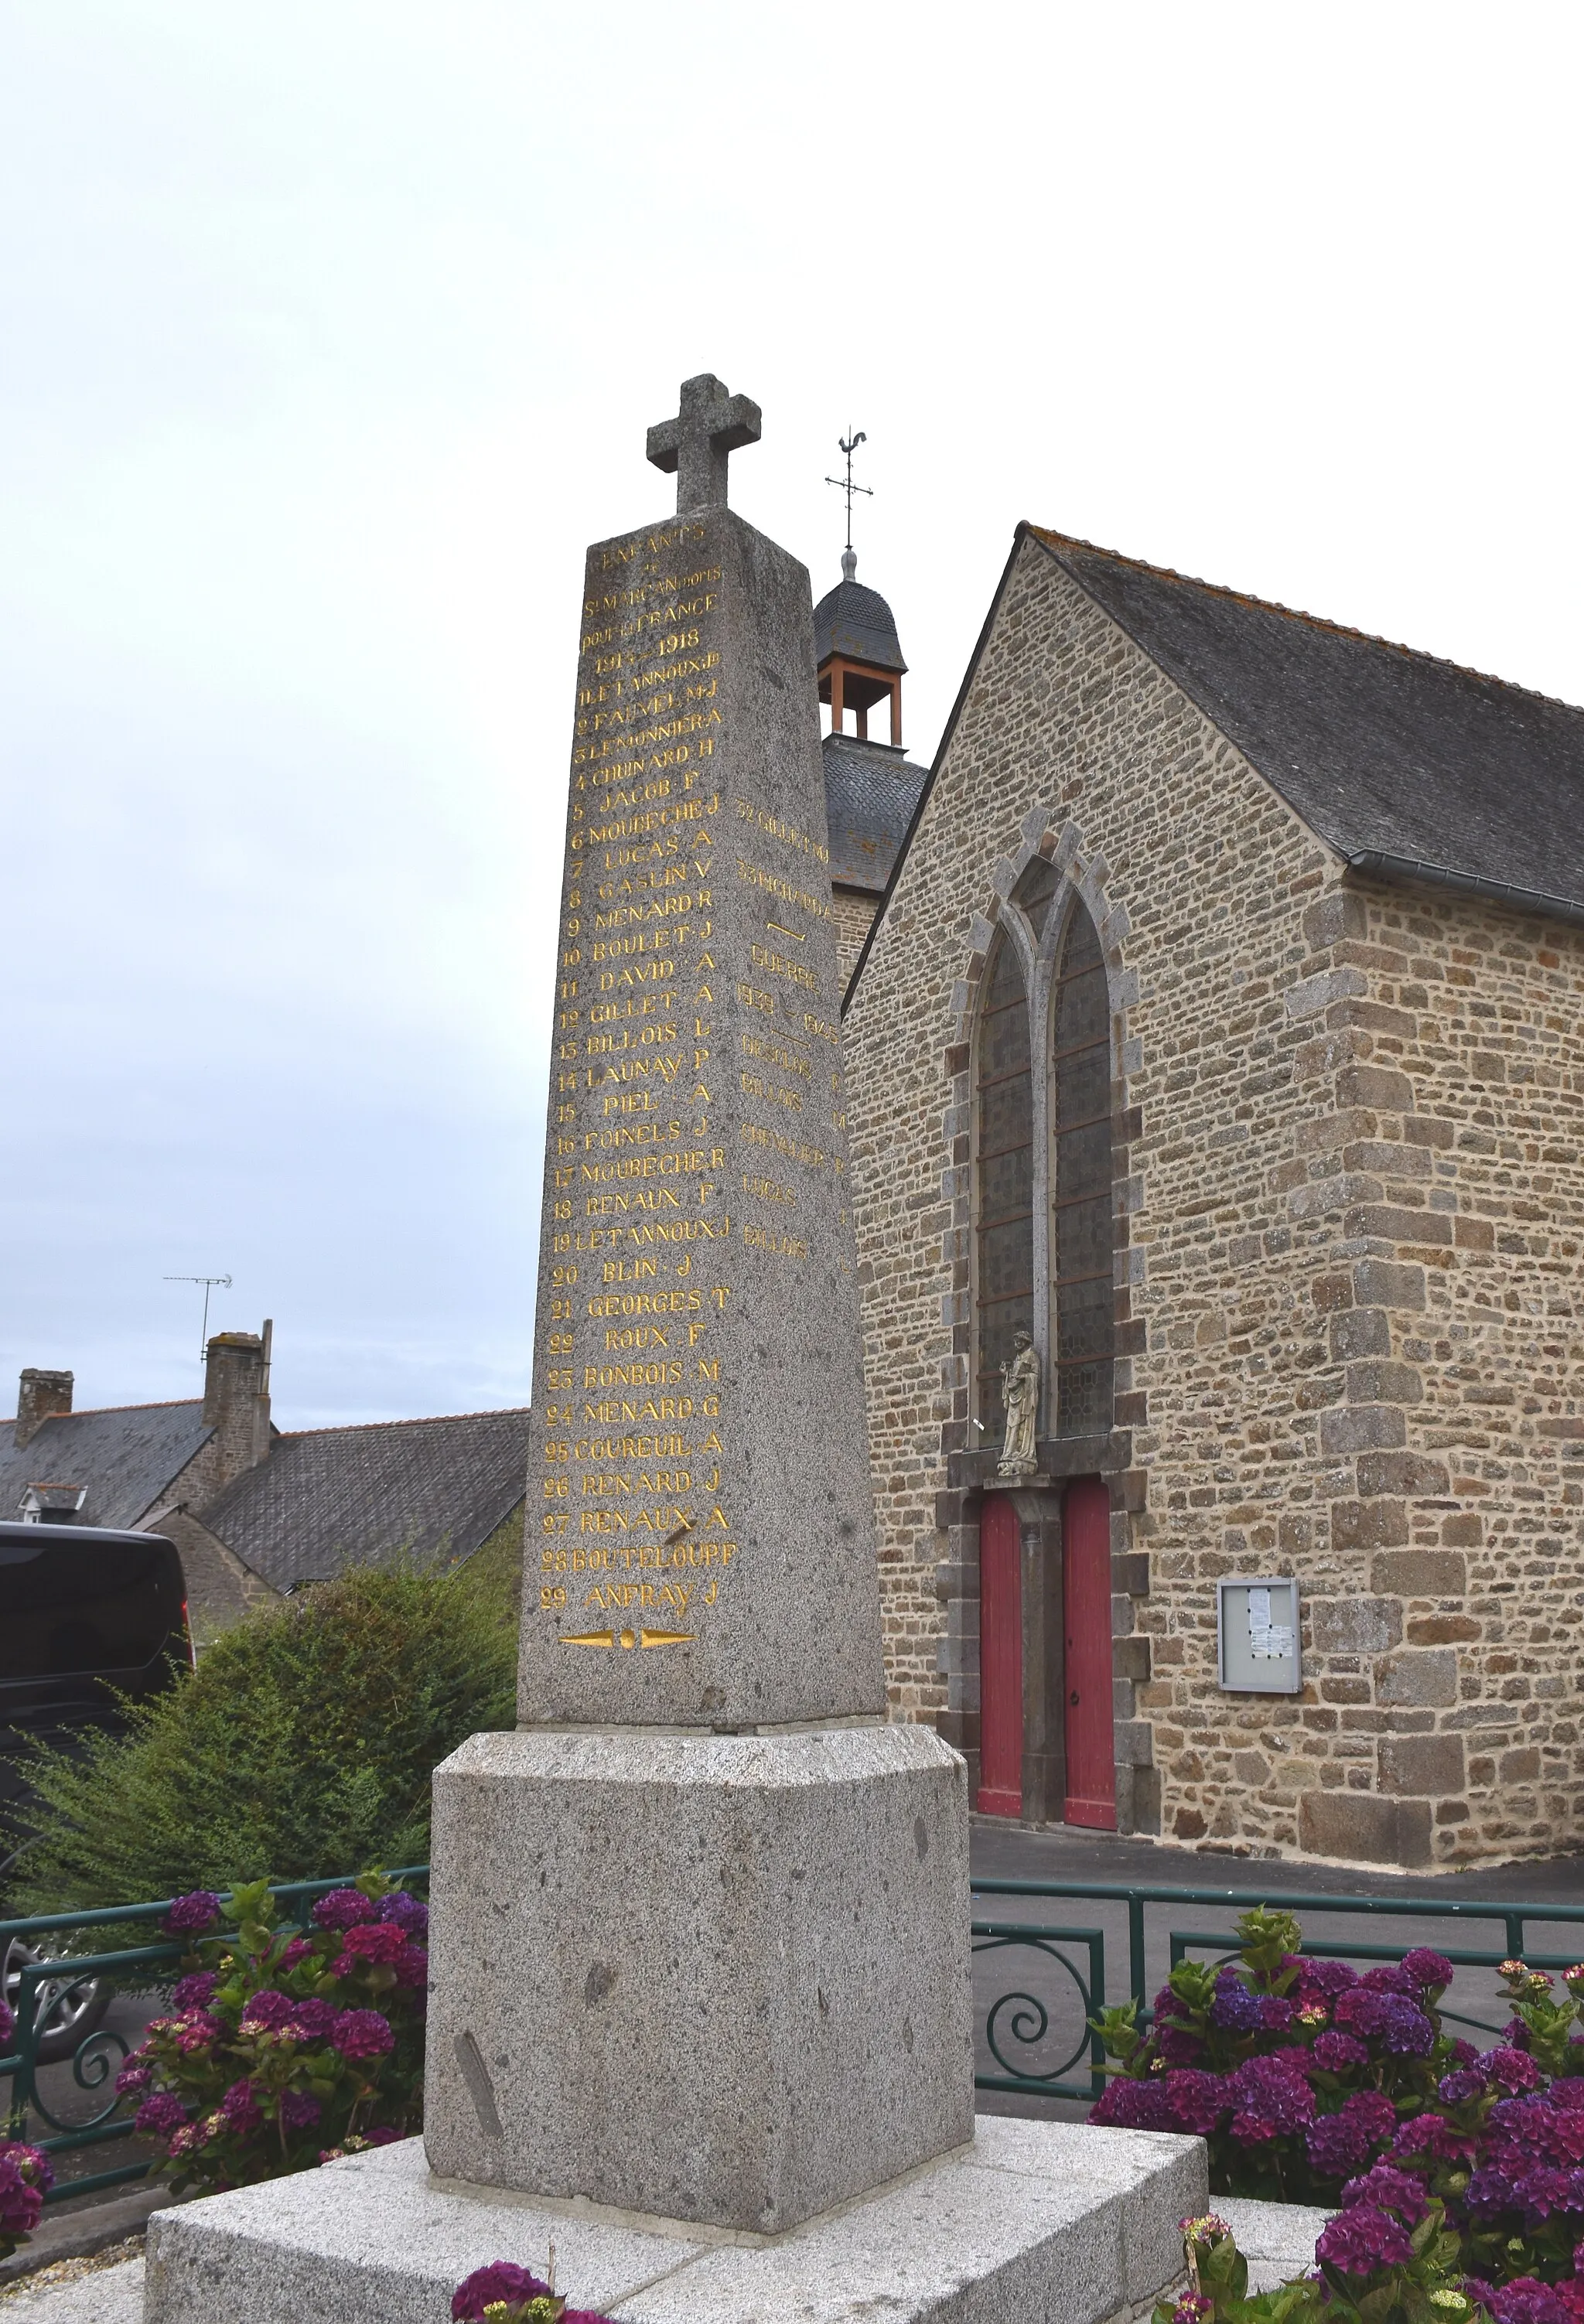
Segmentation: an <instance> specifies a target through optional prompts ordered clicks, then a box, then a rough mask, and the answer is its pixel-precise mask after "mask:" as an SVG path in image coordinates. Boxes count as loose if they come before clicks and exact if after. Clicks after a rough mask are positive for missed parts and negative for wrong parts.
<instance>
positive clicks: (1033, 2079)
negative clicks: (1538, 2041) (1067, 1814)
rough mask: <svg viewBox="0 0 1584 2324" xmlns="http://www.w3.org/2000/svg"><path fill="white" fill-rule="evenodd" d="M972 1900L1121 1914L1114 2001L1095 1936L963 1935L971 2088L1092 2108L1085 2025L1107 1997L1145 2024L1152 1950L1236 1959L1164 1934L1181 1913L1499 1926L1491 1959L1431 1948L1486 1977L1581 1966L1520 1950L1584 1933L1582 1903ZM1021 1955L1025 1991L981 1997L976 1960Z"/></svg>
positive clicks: (1003, 1926)
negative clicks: (1061, 2021) (1060, 2024)
mask: <svg viewBox="0 0 1584 2324" xmlns="http://www.w3.org/2000/svg"><path fill="white" fill-rule="evenodd" d="M972 1889H973V1896H974V1900H975V1905H976V1909H977V1906H978V1904H979V1900H981V1898H988V1897H992V1896H993V1897H1024V1898H1034V1899H1037V1900H1039V1902H1040V1903H1041V1904H1048V1903H1052V1902H1056V1903H1063V1904H1065V1903H1070V1902H1073V1901H1074V1900H1081V1901H1082V1902H1084V1903H1088V1904H1096V1903H1103V1904H1111V1905H1118V1904H1121V1905H1125V1906H1126V1908H1127V1941H1128V1984H1127V1987H1126V1989H1125V1991H1124V1992H1123V1993H1120V1994H1117V1995H1113V1996H1109V1997H1110V1998H1111V1999H1113V2000H1123V1999H1126V1998H1127V1997H1128V1994H1131V1995H1133V1996H1135V1997H1137V2001H1138V2004H1139V2007H1140V2010H1141V2012H1142V2015H1144V2017H1145V2018H1146V2019H1147V2018H1148V2017H1149V2015H1151V2012H1150V2007H1149V1982H1150V1980H1149V1976H1148V1969H1147V1961H1148V1957H1149V1951H1150V1947H1151V1944H1152V1941H1153V1943H1154V1945H1155V1947H1156V1952H1157V1955H1158V1952H1159V1948H1160V1945H1161V1942H1162V1940H1163V1938H1164V1940H1165V1947H1166V1961H1167V1964H1168V1966H1170V1967H1173V1968H1174V1967H1175V1966H1176V1964H1177V1962H1178V1961H1180V1960H1183V1959H1185V1958H1186V1956H1187V1955H1189V1954H1190V1953H1194V1954H1207V1955H1208V1956H1209V1957H1210V1958H1211V1959H1212V1960H1228V1959H1230V1958H1232V1957H1233V1956H1234V1954H1235V1952H1236V1950H1237V1948H1236V1944H1235V1942H1234V1941H1232V1940H1231V1939H1230V1938H1229V1933H1228V1932H1227V1931H1225V1930H1203V1929H1195V1928H1193V1926H1192V1925H1189V1926H1186V1927H1181V1926H1174V1925H1172V1923H1173V1921H1174V1918H1175V1917H1176V1916H1178V1915H1180V1914H1187V1913H1188V1912H1189V1911H1190V1910H1191V1908H1193V1907H1194V1906H1203V1905H1215V1906H1218V1907H1219V1908H1220V1909H1221V1910H1223V1911H1226V1912H1229V1913H1246V1912H1248V1911H1249V1910H1250V1909H1251V1908H1252V1907H1253V1906H1255V1905H1257V1904H1263V1905H1266V1906H1268V1907H1270V1908H1271V1909H1273V1910H1275V1911H1281V1912H1288V1913H1295V1914H1298V1915H1299V1916H1300V1918H1302V1917H1303V1915H1304V1914H1340V1915H1341V1916H1342V1917H1344V1918H1350V1917H1354V1918H1360V1919H1364V1920H1366V1921H1368V1920H1375V1921H1379V1920H1381V1919H1383V1918H1390V1919H1393V1920H1398V1921H1412V1922H1444V1921H1473V1922H1480V1921H1485V1922H1493V1923H1497V1924H1498V1925H1499V1926H1500V1927H1501V1930H1502V1932H1503V1934H1502V1942H1501V1946H1500V1949H1499V1950H1497V1948H1495V1947H1488V1948H1482V1947H1467V1946H1465V1947H1461V1948H1457V1949H1453V1948H1450V1947H1448V1946H1446V1945H1438V1946H1437V1948H1436V1949H1437V1950H1438V1951H1440V1952H1442V1953H1444V1954H1445V1956H1446V1958H1447V1959H1448V1960H1450V1962H1451V1964H1452V1966H1453V1968H1454V1969H1497V1968H1498V1967H1499V1966H1500V1964H1501V1963H1502V1962H1503V1961H1504V1960H1511V1959H1515V1958H1521V1959H1523V1960H1526V1961H1528V1963H1529V1964H1530V1966H1531V1968H1533V1969H1567V1968H1570V1966H1571V1965H1572V1963H1573V1961H1575V1960H1577V1959H1578V1958H1579V1954H1578V1953H1576V1952H1575V1953H1548V1952H1530V1951H1528V1950H1526V1935H1527V1931H1528V1929H1529V1928H1530V1927H1531V1926H1532V1925H1541V1924H1545V1923H1562V1924H1572V1925H1579V1924H1580V1923H1584V1905H1580V1904H1515V1903H1513V1902H1511V1901H1509V1900H1503V1901H1501V1902H1492V1901H1487V1900H1485V1899H1481V1898H1472V1897H1445V1898H1440V1897H1424V1898H1421V1897H1418V1896H1414V1897H1412V1898H1405V1897H1397V1896H1333V1895H1323V1894H1316V1895H1308V1894H1286V1895H1284V1894H1282V1893H1280V1892H1277V1893H1275V1894H1272V1893H1271V1892H1269V1891H1267V1890H1266V1889H1262V1888H1177V1887H1146V1886H1130V1885H1128V1884H1127V1883H1124V1882H1119V1881H1109V1880H990V1879H984V1880H975V1881H974V1882H973V1884H972ZM1163 1913H1164V1914H1165V1915H1166V1919H1167V1925H1166V1927H1165V1930H1164V1931H1163V1930H1162V1929H1161V1928H1160V1926H1159V1924H1158V1923H1159V1916H1160V1915H1161V1914H1163ZM1113 1917H1115V1916H1114V1915H1113ZM972 1929H973V1935H972V1945H973V1953H974V1959H975V1978H974V2007H975V2015H976V2017H978V2018H979V2020H980V2055H981V2064H983V2065H984V2066H985V2070H983V2071H980V2072H976V2073H975V2075H974V2083H975V2086H976V2088H978V2089H981V2090H1013V2091H1021V2092H1025V2093H1027V2094H1028V2095H1030V2096H1039V2097H1045V2098H1072V2099H1079V2100H1084V2101H1087V2100H1089V2099H1091V2098H1098V2097H1099V2095H1100V2093H1101V2089H1102V2088H1103V2087H1104V2078H1103V2076H1102V2075H1101V2071H1100V2067H1101V2059H1102V2056H1103V2052H1102V2050H1101V2043H1100V2040H1099V2037H1098V2035H1096V2034H1094V2033H1092V2031H1091V2028H1090V2026H1089V2024H1088V2020H1089V2019H1090V2018H1091V2017H1093V2016H1095V2015H1098V2014H1099V2012H1100V2010H1101V2007H1102V2006H1104V2005H1105V2003H1106V2001H1107V1999H1108V1988H1107V1984H1106V1932H1105V1931H1104V1930H1103V1929H1098V1928H1087V1929H1056V1928H1046V1927H1044V1926H1042V1925H1040V1924H1038V1923H1034V1922H1027V1921H1021V1920H999V1921H988V1920H984V1921H981V1920H979V1919H977V1918H976V1919H975V1920H974V1922H973V1924H972ZM1416 1941H1422V1940H1416ZM1580 1949H1581V1950H1584V1941H1581V1947H1580ZM1019 1950H1021V1952H1022V1954H1023V1956H1024V1957H1025V1960H1027V1963H1028V1974H1027V1975H1026V1978H1025V1981H1024V1985H1023V1987H1020V1988H1018V1989H1013V1990H1009V1991H1007V1992H1003V1993H996V1992H994V1991H990V1990H987V1987H990V1986H992V1985H993V1983H994V1980H993V1978H986V1977H985V1976H984V1974H983V1973H982V1971H981V1970H980V1969H979V1966H978V1965H979V1963H980V1961H981V1960H986V1961H987V1962H988V1960H989V1959H990V1957H992V1956H993V1957H997V1958H998V1959H999V1958H1004V1957H1005V1956H1007V1955H1008V1954H1012V1953H1016V1952H1018V1951H1019ZM1303 1950H1304V1951H1305V1952H1306V1953H1315V1954H1323V1955H1325V1956H1326V1957H1327V1958H1328V1959H1331V1960H1337V1959H1340V1960H1367V1961H1383V1960H1400V1959H1401V1958H1402V1955H1403V1953H1404V1950H1406V1948H1405V1946H1404V1943H1403V1942H1402V1941H1397V1942H1395V1943H1390V1944H1382V1943H1380V1942H1378V1941H1371V1940H1369V1939H1368V1937H1366V1936H1363V1935H1360V1936H1359V1937H1358V1938H1357V1939H1355V1938H1352V1937H1341V1938H1339V1937H1332V1936H1325V1937H1315V1938H1311V1937H1309V1936H1308V1935H1305V1938H1304V1941H1303ZM1075 1955H1076V1956H1079V1957H1081V1958H1082V1966H1081V1965H1080V1958H1074V1956H1075ZM1053 1978H1054V1985H1053ZM1063 1978H1064V1979H1065V1980H1066V1982H1065V1984H1063V1983H1062V1981H1061V1980H1062V1979H1063ZM1041 1983H1043V1985H1044V1987H1045V1990H1044V1991H1043V1992H1042V1991H1039V1990H1035V1989H1033V1988H1034V1987H1036V1986H1037V1985H1039V1984H1041ZM1066 1994H1075V1996H1076V1997H1077V1999H1078V2000H1079V2001H1080V2002H1081V2004H1082V2017H1081V2019H1080V2026H1081V2030H1080V2032H1079V2033H1078V2036H1077V2039H1076V2041H1075V2042H1074V2043H1073V2045H1072V2047H1071V2048H1069V2050H1068V2052H1067V2054H1066V2055H1065V2056H1064V2057H1063V2058H1060V2059H1058V2060H1057V2061H1055V2062H1054V2063H1046V2062H1044V2061H1041V2062H1040V2064H1039V2065H1038V2067H1037V2069H1036V2068H1034V2067H1033V2066H1032V2065H1031V2063H1030V2058H1031V2054H1032V2053H1033V2052H1036V2050H1038V2049H1040V2048H1041V2047H1042V2046H1043V2045H1044V2044H1045V2043H1047V2042H1049V2041H1051V2040H1052V2039H1053V2036H1054V2038H1055V2039H1056V2041H1057V2044H1058V2046H1059V2045H1060V2041H1061V2039H1062V2038H1063V2037H1062V2036H1061V2035H1059V2034H1057V2033H1055V2031H1054V2029H1055V2027H1056V2024H1057V2020H1058V2016H1059V2015H1060V2013H1059V2011H1058V2009H1057V2007H1056V2006H1055V2005H1056V2003H1057V2002H1058V2001H1059V2000H1060V1998H1061V1997H1063V1996H1064V1995H1066ZM1441 2015H1443V2016H1444V2017H1446V2018H1448V2019H1449V2020H1450V2021H1451V2022H1453V2023H1456V2024H1460V2025H1465V2026H1469V2027H1471V2028H1472V2029H1474V2031H1475V2032H1476V2033H1483V2034H1485V2035H1486V2036H1487V2038H1488V2039H1491V2040H1494V2039H1495V2038H1496V2037H1497V2035H1498V2034H1499V2033H1500V2031H1501V2022H1500V2021H1493V2020H1491V2019H1488V2018H1483V2017H1475V2016H1470V2015H1468V2013H1467V2012H1466V2011H1462V2010H1457V2009H1449V2008H1447V2007H1446V2006H1445V2005H1444V2004H1443V2006H1442V2010H1441ZM1019 2051H1020V2052H1022V2053H1023V2058H1022V2062H1021V2063H1019V2061H1018V2055H1017V2053H1018V2052H1019ZM1086 2051H1087V2052H1088V2055H1089V2071H1088V2073H1087V2074H1086V2075H1085V2076H1084V2078H1083V2080H1082V2081H1079V2080H1068V2079H1066V2078H1067V2077H1068V2076H1070V2075H1071V2074H1072V2073H1073V2068H1074V2067H1076V2066H1078V2064H1079V2061H1080V2060H1081V2059H1082V2057H1083V2056H1084V2053H1085V2052H1086ZM987 2061H988V2062H987Z"/></svg>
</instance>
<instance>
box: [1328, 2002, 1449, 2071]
mask: <svg viewBox="0 0 1584 2324" xmlns="http://www.w3.org/2000/svg"><path fill="white" fill-rule="evenodd" d="M1336 2019H1337V2024H1338V2025H1339V2026H1341V2027H1343V2028H1345V2029H1346V2030H1348V2031H1349V2032H1351V2033H1361V2034H1363V2035H1364V2036H1365V2037H1366V2038H1367V2039H1368V2040H1372V2041H1377V2042H1378V2043H1380V2045H1381V2047H1382V2049H1383V2050H1386V2051H1387V2052H1389V2053H1390V2054H1391V2055H1392V2056H1394V2057H1399V2058H1427V2057H1428V2056H1429V2055H1430V2052H1431V2051H1432V2049H1433V2048H1434V2046H1435V2028H1434V2027H1433V2026H1432V2024H1431V2022H1430V2020H1429V2018H1428V2017H1427V2016H1426V2015H1424V2012H1423V2009H1419V2008H1416V2007H1415V2006H1414V2003H1413V2002H1412V2001H1410V2000H1409V1999H1408V1998H1407V1997H1406V1996H1405V1995H1404V1994H1400V1993H1392V1992H1386V1993H1383V1992H1381V1991H1380V1990H1379V1989H1378V1987H1369V1986H1363V1985H1359V1986H1355V1987H1353V1988H1352V1990H1351V1991H1350V1992H1348V1993H1344V1994H1343V1995H1341V1996H1340V1998H1339V2000H1338V2002H1337V2007H1336Z"/></svg>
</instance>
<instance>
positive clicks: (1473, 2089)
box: [1436, 2066, 1485, 2106]
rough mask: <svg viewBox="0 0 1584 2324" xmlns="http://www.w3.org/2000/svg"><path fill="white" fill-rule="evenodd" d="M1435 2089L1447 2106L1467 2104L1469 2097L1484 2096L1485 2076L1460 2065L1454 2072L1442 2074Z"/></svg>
mask: <svg viewBox="0 0 1584 2324" xmlns="http://www.w3.org/2000/svg"><path fill="white" fill-rule="evenodd" d="M1436 2091H1437V2095H1438V2096H1439V2097H1441V2098H1444V2099H1445V2100H1446V2102H1447V2104H1448V2106H1467V2105H1468V2103H1469V2099H1470V2098H1482V2097H1483V2096H1484V2094H1485V2077H1484V2076H1483V2075H1482V2074H1477V2073H1475V2072H1474V2071H1473V2070H1472V2069H1471V2068H1469V2067H1468V2066H1460V2067H1458V2069H1457V2070H1456V2071H1455V2072H1453V2073H1450V2074H1443V2075H1442V2077H1441V2080H1440V2081H1439V2082H1438V2083H1437V2085H1436Z"/></svg>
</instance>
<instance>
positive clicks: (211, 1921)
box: [165, 1888, 220, 1937]
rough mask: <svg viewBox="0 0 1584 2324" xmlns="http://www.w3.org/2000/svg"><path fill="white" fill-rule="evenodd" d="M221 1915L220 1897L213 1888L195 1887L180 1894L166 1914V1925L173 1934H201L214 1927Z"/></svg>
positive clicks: (184, 1935) (182, 1935)
mask: <svg viewBox="0 0 1584 2324" xmlns="http://www.w3.org/2000/svg"><path fill="white" fill-rule="evenodd" d="M219 1917H220V1899H219V1898H218V1896H216V1894H215V1892H214V1890H213V1889H212V1888H194V1889H191V1890H189V1893H188V1895H185V1896H178V1897H177V1898H176V1899H175V1900H174V1902H173V1903H172V1904H171V1906H170V1911H169V1912H168V1913H167V1914H166V1915H165V1926H166V1928H167V1929H169V1930H170V1933H171V1934H172V1936H180V1937H186V1936H201V1935H202V1933H203V1932H204V1931H205V1930H206V1929H212V1928H213V1927H214V1925H215V1923H216V1921H217V1920H218V1919H219Z"/></svg>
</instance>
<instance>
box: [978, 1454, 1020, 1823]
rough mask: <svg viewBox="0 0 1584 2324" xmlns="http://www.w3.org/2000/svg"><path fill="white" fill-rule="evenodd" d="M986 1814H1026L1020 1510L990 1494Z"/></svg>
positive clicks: (982, 1655) (982, 1795)
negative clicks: (1019, 1543)
mask: <svg viewBox="0 0 1584 2324" xmlns="http://www.w3.org/2000/svg"><path fill="white" fill-rule="evenodd" d="M977 1804H978V1807H979V1812H980V1813H981V1815H1002V1816H1015V1815H1021V1814H1022V1812H1023V1585H1022V1579H1021V1576H1020V1573H1019V1571H1018V1512H1017V1510H1016V1508H1014V1507H1013V1505H1012V1502H1011V1500H1010V1499H1009V1498H1008V1495H1007V1494H1005V1493H991V1494H990V1495H988V1496H987V1498H986V1499H985V1503H984V1506H983V1508H982V1509H981V1512H980V1518H979V1799H978V1803H977Z"/></svg>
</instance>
